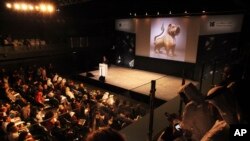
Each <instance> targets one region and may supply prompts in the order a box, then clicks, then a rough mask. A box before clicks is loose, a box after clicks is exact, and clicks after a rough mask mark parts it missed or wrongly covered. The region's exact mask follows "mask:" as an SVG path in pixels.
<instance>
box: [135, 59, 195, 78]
mask: <svg viewBox="0 0 250 141" xmlns="http://www.w3.org/2000/svg"><path fill="white" fill-rule="evenodd" d="M135 68H137V69H142V70H148V71H153V72H158V73H163V74H167V75H174V76H179V77H182V76H183V72H185V77H186V78H189V79H194V73H195V64H192V63H183V62H176V61H170V60H163V59H154V58H148V57H142V56H136V57H135Z"/></svg>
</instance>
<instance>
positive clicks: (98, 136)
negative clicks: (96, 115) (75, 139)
mask: <svg viewBox="0 0 250 141" xmlns="http://www.w3.org/2000/svg"><path fill="white" fill-rule="evenodd" d="M86 141H125V139H124V137H123V136H122V135H121V134H120V133H119V132H117V131H116V130H113V129H111V128H102V129H98V130H95V131H93V132H91V133H89V134H88V136H87V139H86Z"/></svg>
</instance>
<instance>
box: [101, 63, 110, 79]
mask: <svg viewBox="0 0 250 141" xmlns="http://www.w3.org/2000/svg"><path fill="white" fill-rule="evenodd" d="M107 74H108V65H107V64H104V63H99V76H100V77H99V80H100V81H103V82H104V81H105V77H106V76H107Z"/></svg>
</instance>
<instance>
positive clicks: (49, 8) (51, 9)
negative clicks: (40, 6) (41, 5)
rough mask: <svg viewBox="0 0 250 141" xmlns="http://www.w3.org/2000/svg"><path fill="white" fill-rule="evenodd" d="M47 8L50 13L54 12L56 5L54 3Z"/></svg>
mask: <svg viewBox="0 0 250 141" xmlns="http://www.w3.org/2000/svg"><path fill="white" fill-rule="evenodd" d="M47 10H48V12H49V13H51V12H54V7H53V6H52V5H47Z"/></svg>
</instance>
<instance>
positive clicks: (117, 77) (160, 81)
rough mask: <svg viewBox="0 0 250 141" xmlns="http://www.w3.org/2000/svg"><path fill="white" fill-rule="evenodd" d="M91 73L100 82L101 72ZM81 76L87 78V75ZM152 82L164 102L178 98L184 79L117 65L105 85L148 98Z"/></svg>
mask: <svg viewBox="0 0 250 141" xmlns="http://www.w3.org/2000/svg"><path fill="white" fill-rule="evenodd" d="M90 73H91V74H93V75H94V76H93V77H90V79H93V80H96V81H99V70H94V71H90ZM79 75H80V76H84V77H85V76H86V73H81V74H79ZM151 80H156V92H155V97H156V98H158V99H161V100H164V101H169V100H171V99H173V98H174V97H176V96H177V94H178V90H179V88H180V86H181V83H182V78H180V77H175V76H170V75H165V74H160V73H154V72H149V71H143V70H138V69H132V68H125V67H120V66H115V65H112V66H110V67H109V68H108V73H107V76H106V77H105V83H107V84H109V85H113V86H116V87H120V88H123V89H126V90H128V91H133V92H136V93H140V94H143V95H147V96H149V93H150V89H151ZM189 82H192V83H194V84H196V85H197V84H198V82H195V81H191V80H186V83H189Z"/></svg>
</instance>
